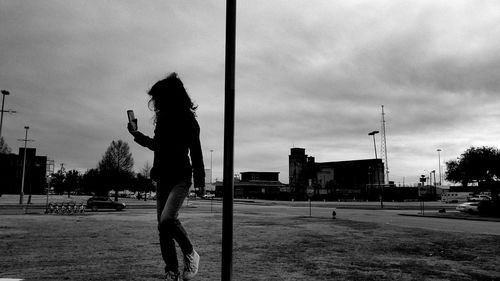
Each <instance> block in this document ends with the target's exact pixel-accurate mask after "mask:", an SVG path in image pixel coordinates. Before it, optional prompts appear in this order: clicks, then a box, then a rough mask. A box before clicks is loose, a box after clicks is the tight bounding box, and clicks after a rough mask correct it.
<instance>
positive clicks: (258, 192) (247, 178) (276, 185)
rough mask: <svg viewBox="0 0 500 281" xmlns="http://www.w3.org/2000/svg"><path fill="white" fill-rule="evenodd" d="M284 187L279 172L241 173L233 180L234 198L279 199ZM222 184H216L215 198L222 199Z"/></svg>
mask: <svg viewBox="0 0 500 281" xmlns="http://www.w3.org/2000/svg"><path fill="white" fill-rule="evenodd" d="M285 187H286V185H285V184H283V183H281V182H280V181H279V172H243V173H241V178H235V180H234V197H235V198H245V199H279V198H280V196H281V194H282V193H281V191H282V189H284V188H285ZM223 188H224V187H223V183H222V182H217V183H216V187H215V190H216V196H217V197H222V195H223Z"/></svg>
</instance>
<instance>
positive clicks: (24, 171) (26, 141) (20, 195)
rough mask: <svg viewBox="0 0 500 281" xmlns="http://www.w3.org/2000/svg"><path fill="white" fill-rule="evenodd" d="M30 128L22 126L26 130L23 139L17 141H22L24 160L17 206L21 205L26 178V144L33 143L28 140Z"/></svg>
mask: <svg viewBox="0 0 500 281" xmlns="http://www.w3.org/2000/svg"><path fill="white" fill-rule="evenodd" d="M29 128H30V127H28V126H24V129H25V130H26V135H25V137H24V139H18V141H24V160H23V178H22V180H21V193H20V194H19V204H20V205H22V204H23V196H24V181H25V179H24V178H25V176H26V154H27V151H26V150H27V143H28V142H29V141H34V140H29V139H28V130H29Z"/></svg>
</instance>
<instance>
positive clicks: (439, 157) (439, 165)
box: [437, 148, 441, 185]
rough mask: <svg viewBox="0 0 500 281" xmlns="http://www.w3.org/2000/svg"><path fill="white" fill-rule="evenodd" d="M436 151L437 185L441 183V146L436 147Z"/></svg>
mask: <svg viewBox="0 0 500 281" xmlns="http://www.w3.org/2000/svg"><path fill="white" fill-rule="evenodd" d="M437 152H438V168H439V185H441V148H438V149H437Z"/></svg>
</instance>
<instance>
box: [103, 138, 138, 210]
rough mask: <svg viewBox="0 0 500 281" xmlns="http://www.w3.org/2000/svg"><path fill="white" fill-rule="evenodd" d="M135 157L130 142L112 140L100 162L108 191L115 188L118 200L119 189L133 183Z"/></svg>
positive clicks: (116, 199)
mask: <svg viewBox="0 0 500 281" xmlns="http://www.w3.org/2000/svg"><path fill="white" fill-rule="evenodd" d="M133 167H134V159H133V158H132V153H131V152H130V147H129V145H128V143H126V142H124V141H122V140H118V141H112V142H111V144H110V145H109V147H108V149H107V150H106V152H105V153H104V155H103V156H102V159H101V161H100V162H99V164H98V169H99V173H100V174H101V176H102V179H103V184H104V188H105V189H106V191H109V190H111V189H114V190H115V201H118V191H119V190H124V189H125V187H127V186H129V185H131V182H132V178H133V172H132V168H133Z"/></svg>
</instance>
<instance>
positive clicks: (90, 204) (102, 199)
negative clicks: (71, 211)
mask: <svg viewBox="0 0 500 281" xmlns="http://www.w3.org/2000/svg"><path fill="white" fill-rule="evenodd" d="M125 207H126V205H125V203H122V202H117V201H113V200H112V199H111V198H109V197H107V196H93V197H90V198H89V199H88V200H87V208H89V209H92V211H97V210H99V209H115V210H117V211H121V210H123V209H125Z"/></svg>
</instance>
